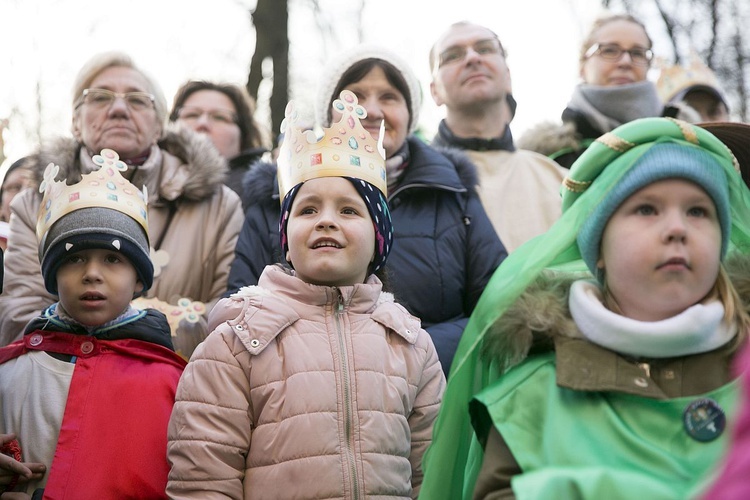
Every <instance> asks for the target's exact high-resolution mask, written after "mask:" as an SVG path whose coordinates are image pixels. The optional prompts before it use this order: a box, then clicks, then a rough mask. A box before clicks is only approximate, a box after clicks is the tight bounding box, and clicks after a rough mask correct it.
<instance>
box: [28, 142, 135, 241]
mask: <svg viewBox="0 0 750 500" xmlns="http://www.w3.org/2000/svg"><path fill="white" fill-rule="evenodd" d="M91 159H92V160H93V162H94V164H95V165H98V166H99V169H97V170H94V171H93V172H91V173H88V174H86V175H83V176H82V178H81V180H80V181H79V182H77V183H75V184H73V185H71V186H68V185H67V184H66V183H65V181H56V180H55V177H56V176H57V174H58V172H59V171H60V167H58V166H57V165H55V164H54V163H50V164H49V165H47V169H46V170H45V171H44V180H43V181H42V183H41V184H40V185H39V192H40V193H44V197H43V199H42V204H41V206H40V208H39V219H38V221H37V225H36V235H37V238H38V239H39V241H40V242H42V241H43V239H44V236H45V235H46V234H47V232H48V231H49V229H50V228H51V227H52V225H54V223H55V222H57V221H58V220H60V219H61V218H62V217H63V216H65V215H67V214H69V213H71V212H74V211H76V210H80V209H82V208H93V207H97V208H110V209H112V210H116V211H118V212H122V213H124V214H125V215H127V216H129V217H130V218H132V219H133V220H135V221H136V222H138V224H140V225H141V227H143V230H144V231H145V232H146V234H148V215H147V212H146V203H147V200H148V192H147V191H146V186H145V185H144V186H143V191H141V190H139V189H138V188H136V187H135V186H134V185H132V184H131V183H130V182H129V181H128V180H127V179H125V178H124V177H123V176H122V174H121V173H120V172H125V171H126V170H127V169H128V166H127V165H126V164H125V162H123V161H121V160H120V158H119V156H118V155H117V153H116V152H114V151H112V150H111V149H103V150H102V152H101V154H98V155H94V156H92V157H91Z"/></svg>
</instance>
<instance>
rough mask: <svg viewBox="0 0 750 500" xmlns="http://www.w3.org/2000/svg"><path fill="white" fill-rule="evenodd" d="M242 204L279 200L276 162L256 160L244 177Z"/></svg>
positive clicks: (248, 204) (249, 204) (245, 205)
mask: <svg viewBox="0 0 750 500" xmlns="http://www.w3.org/2000/svg"><path fill="white" fill-rule="evenodd" d="M240 198H241V199H242V206H243V207H249V206H251V205H255V204H258V203H268V201H269V200H272V199H273V200H274V202H275V203H278V204H279V206H281V204H280V201H279V183H278V182H277V180H276V164H275V163H269V162H265V161H258V162H255V163H254V164H253V165H252V166H251V167H250V170H249V171H248V172H247V173H246V174H245V177H244V178H243V179H242V195H241V196H240Z"/></svg>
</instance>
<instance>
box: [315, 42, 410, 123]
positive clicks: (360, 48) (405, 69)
mask: <svg viewBox="0 0 750 500" xmlns="http://www.w3.org/2000/svg"><path fill="white" fill-rule="evenodd" d="M365 59H382V60H383V61H386V62H387V63H389V64H392V65H393V66H394V67H395V68H396V69H397V70H398V71H399V72H400V73H401V74H402V75H403V77H404V80H405V81H406V85H407V87H408V88H409V94H410V95H409V98H410V100H411V109H409V117H410V120H409V133H412V132H414V129H416V128H417V124H418V123H419V110H420V109H421V108H422V89H421V87H420V86H419V80H417V76H416V75H415V74H414V72H413V71H412V70H411V68H410V67H409V65H408V64H407V63H406V61H404V60H403V59H402V58H401V57H400V56H399V55H398V54H396V53H394V52H392V51H391V50H389V49H386V48H385V47H381V46H379V45H370V44H361V45H357V46H355V47H353V48H352V49H351V50H348V51H346V52H343V53H341V54H338V55H337V56H335V57H334V58H333V59H332V60H331V61H330V62H329V63H328V65H326V67H325V68H324V69H323V72H322V73H321V76H320V79H319V80H318V88H317V91H316V92H315V119H316V121H317V122H318V124H319V125H321V126H323V127H328V126H330V125H331V123H330V121H329V120H328V111H329V110H330V109H331V102H333V99H334V97H333V92H334V90H336V86H337V85H338V83H339V80H341V76H342V75H343V74H344V73H345V72H346V70H348V69H349V68H351V67H352V66H353V65H354V64H356V63H358V62H359V61H363V60H365Z"/></svg>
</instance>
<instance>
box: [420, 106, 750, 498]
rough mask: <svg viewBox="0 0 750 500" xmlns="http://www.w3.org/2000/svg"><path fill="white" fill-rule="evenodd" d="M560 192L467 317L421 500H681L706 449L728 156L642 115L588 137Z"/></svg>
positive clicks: (738, 255)
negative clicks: (553, 218)
mask: <svg viewBox="0 0 750 500" xmlns="http://www.w3.org/2000/svg"><path fill="white" fill-rule="evenodd" d="M743 147H747V146H743ZM562 189H563V215H562V217H561V218H560V220H559V221H558V222H557V223H556V224H555V225H554V226H553V227H552V228H551V229H550V230H549V231H548V232H547V233H545V234H544V235H542V236H540V237H538V238H536V239H534V240H532V241H530V242H528V243H527V244H526V245H524V246H522V247H521V248H519V249H518V250H517V251H516V252H515V253H513V254H511V255H510V257H509V258H508V259H507V260H506V261H505V262H504V263H503V265H502V266H501V267H500V268H499V269H498V271H497V272H496V273H495V276H493V278H492V280H491V281H490V284H489V286H488V287H487V289H486V290H485V293H484V295H483V296H482V298H481V299H480V303H479V305H478V307H477V310H476V311H475V313H474V315H473V316H472V318H471V320H470V323H469V327H468V329H467V333H466V334H464V338H463V339H462V341H461V345H460V346H459V350H458V353H457V358H456V361H457V363H456V364H454V371H453V372H452V375H451V380H450V382H449V384H448V387H447V389H446V394H445V400H444V403H443V407H442V409H441V414H440V416H439V418H438V422H437V423H436V425H435V432H434V441H433V444H432V447H431V448H430V450H429V452H428V453H427V456H426V459H425V469H426V476H425V482H424V484H423V488H422V493H423V494H424V495H426V498H430V499H435V498H451V499H453V498H472V496H473V498H489V497H492V498H498V497H499V496H502V497H503V498H505V497H506V496H508V497H510V496H515V497H519V498H692V497H693V496H694V495H696V493H698V492H700V491H701V489H702V488H705V486H706V484H707V483H708V481H709V480H710V474H711V471H712V469H713V468H714V467H715V465H716V464H717V462H718V461H719V459H720V456H721V453H722V451H723V449H724V447H725V445H726V443H727V439H728V437H727V436H728V433H727V432H724V431H725V428H726V427H729V426H731V424H732V422H733V419H734V416H735V404H736V399H737V397H738V387H737V382H736V381H735V380H734V379H733V376H732V374H731V369H730V367H731V363H732V359H733V357H734V355H735V353H736V351H737V348H738V347H739V346H740V345H742V344H743V343H744V342H745V339H746V337H747V330H748V326H750V319H749V318H748V315H747V313H746V310H747V301H748V299H750V294H749V293H748V288H747V280H748V277H750V276H749V275H748V269H750V268H748V258H747V255H746V254H747V252H748V250H750V192H749V191H748V189H747V187H746V186H745V184H744V183H743V181H742V179H741V177H740V175H739V165H738V163H737V160H736V159H735V157H734V156H733V154H732V153H731V152H730V150H729V149H728V148H727V146H726V145H725V144H724V143H722V142H721V141H720V140H719V139H717V138H716V137H715V136H714V135H712V134H710V133H709V132H707V131H706V130H704V129H702V128H700V127H697V126H693V125H690V124H687V123H685V122H680V121H677V120H672V119H666V118H646V119H642V120H636V121H634V122H631V123H629V124H626V125H623V126H621V127H618V128H616V129H614V130H613V131H612V132H610V133H608V134H605V135H603V136H602V137H600V138H599V139H597V141H596V142H595V143H594V144H593V145H592V146H591V147H590V148H588V149H587V150H586V152H585V153H584V154H583V155H582V156H581V157H580V158H579V159H578V160H577V161H576V163H575V164H574V165H573V166H572V168H571V171H570V174H569V176H568V177H567V178H566V180H565V182H564V184H563V188H562ZM728 253H729V254H731V255H730V256H727V254H728ZM581 260H582V262H581ZM584 263H585V266H584V265H583V264H584ZM733 263H734V264H735V265H732V264H733ZM736 264H739V265H736ZM586 268H588V269H589V271H590V272H591V273H592V274H593V277H592V276H591V275H589V274H588V273H586V271H585V269H586ZM738 284H739V285H741V286H738ZM736 287H737V288H736ZM738 290H741V291H743V293H742V294H741V296H740V294H739V293H738ZM467 409H468V410H469V411H467ZM472 425H473V429H472Z"/></svg>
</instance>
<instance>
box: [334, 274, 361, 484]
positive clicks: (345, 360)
mask: <svg viewBox="0 0 750 500" xmlns="http://www.w3.org/2000/svg"><path fill="white" fill-rule="evenodd" d="M334 289H335V290H336V297H335V299H334V304H333V307H334V318H335V324H336V335H337V337H338V340H339V351H340V352H341V378H342V383H341V386H342V388H343V392H344V438H345V439H346V446H345V448H344V455H345V458H346V461H347V462H348V464H347V466H348V468H349V473H350V474H351V486H352V494H353V498H355V499H358V498H359V497H360V495H359V481H358V479H357V461H356V459H355V457H354V446H353V443H352V439H353V434H352V427H353V418H352V413H353V410H352V395H351V380H350V377H349V356H348V352H347V349H346V339H345V337H344V335H345V332H344V331H343V328H342V327H341V315H342V314H343V312H344V297H343V296H342V295H341V291H340V290H339V289H338V288H334Z"/></svg>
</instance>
